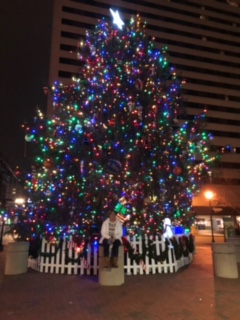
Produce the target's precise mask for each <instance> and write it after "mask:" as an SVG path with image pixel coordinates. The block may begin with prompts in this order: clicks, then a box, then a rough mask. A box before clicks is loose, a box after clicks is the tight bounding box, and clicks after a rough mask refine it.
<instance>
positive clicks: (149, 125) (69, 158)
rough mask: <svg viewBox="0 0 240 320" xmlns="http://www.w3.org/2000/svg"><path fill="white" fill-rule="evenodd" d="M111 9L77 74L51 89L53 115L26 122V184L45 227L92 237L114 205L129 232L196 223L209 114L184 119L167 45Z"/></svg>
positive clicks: (82, 53) (90, 35)
mask: <svg viewBox="0 0 240 320" xmlns="http://www.w3.org/2000/svg"><path fill="white" fill-rule="evenodd" d="M111 13H112V16H113V22H112V21H110V20H108V19H102V20H101V21H100V22H99V24H98V25H97V26H96V28H95V30H94V31H93V32H87V34H86V41H85V43H84V45H83V46H82V47H81V48H80V50H79V53H78V56H79V59H80V60H81V61H82V62H83V63H84V67H83V69H82V74H81V76H80V77H79V79H77V80H75V81H74V82H73V84H72V85H68V86H64V85H63V84H61V83H60V84H59V83H56V84H55V85H54V86H53V87H52V89H51V95H52V100H53V115H52V116H51V117H50V118H42V116H38V117H37V119H36V123H35V125H34V126H33V128H27V132H26V140H27V141H29V142H33V143H34V144H35V147H36V148H38V150H39V154H38V156H37V157H36V161H35V164H34V165H33V167H32V169H33V170H32V173H31V174H29V177H28V182H27V187H28V191H29V194H30V196H31V197H32V198H33V203H34V205H35V215H36V216H37V221H38V224H39V228H40V229H41V230H42V232H44V233H45V235H56V234H63V233H64V234H80V235H82V236H83V237H84V236H87V235H89V233H91V232H92V228H93V226H94V225H97V226H99V225H100V224H101V223H102V221H103V218H104V217H105V216H106V214H107V213H108V212H109V210H113V209H114V210H115V211H117V212H118V214H119V218H121V219H122V221H124V222H125V224H126V226H127V229H128V232H129V233H131V234H135V233H138V234H140V233H146V234H156V233H158V232H159V231H161V229H162V222H163V219H164V218H165V217H168V218H170V220H171V221H172V222H173V223H174V224H175V225H181V226H183V227H189V226H190V225H191V222H192V197H193V194H194V193H195V192H198V190H199V188H200V186H201V184H202V183H203V182H204V180H205V179H207V177H208V170H209V169H208V166H209V165H210V164H211V162H212V160H213V159H212V158H210V157H209V156H208V145H209V141H210V138H211V137H210V136H209V134H207V133H206V132H205V131H204V119H205V117H206V114H205V113H206V112H205V111H203V113H202V114H200V115H199V116H196V117H195V118H194V119H191V120H190V121H184V110H183V101H182V97H181V88H182V86H183V84H184V81H183V80H180V79H179V78H178V77H177V73H176V70H175V69H174V67H173V66H170V65H169V63H168V59H167V48H165V47H163V48H162V50H159V49H157V48H156V46H155V43H154V39H149V37H148V36H147V33H146V23H145V22H142V21H141V18H140V17H139V16H136V17H135V18H132V19H131V20H130V21H129V23H128V24H127V23H126V24H125V23H124V22H123V21H122V20H121V19H120V17H119V14H118V12H117V11H116V12H114V11H112V10H111Z"/></svg>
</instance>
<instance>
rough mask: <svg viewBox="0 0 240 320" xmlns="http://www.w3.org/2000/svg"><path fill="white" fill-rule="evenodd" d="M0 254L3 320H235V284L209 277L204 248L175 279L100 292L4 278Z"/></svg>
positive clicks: (47, 278) (89, 280) (80, 283)
mask: <svg viewBox="0 0 240 320" xmlns="http://www.w3.org/2000/svg"><path fill="white" fill-rule="evenodd" d="M4 262H5V252H0V319H3V320H75V319H78V320H81V319H82V320H103V319H104V320H135V319H136V320H140V319H141V320H173V319H176V320H239V319H240V279H239V278H238V279H224V278H217V277H214V275H213V267H212V253H211V247H210V246H209V245H202V246H197V250H196V254H195V255H194V261H193V262H192V264H191V265H189V266H187V267H184V268H182V269H180V270H179V271H178V272H177V273H174V274H156V275H148V276H146V275H137V276H134V275H132V276H125V283H124V284H123V285H122V286H116V287H105V286H101V285H99V284H98V279H97V277H94V276H75V275H55V274H43V273H38V272H36V271H33V270H31V269H29V270H28V272H27V273H26V274H22V275H15V276H6V275H4Z"/></svg>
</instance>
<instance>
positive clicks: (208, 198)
mask: <svg viewBox="0 0 240 320" xmlns="http://www.w3.org/2000/svg"><path fill="white" fill-rule="evenodd" d="M204 195H205V198H206V199H207V200H208V202H209V210H210V220H211V232H212V242H215V239H214V232H213V216H212V213H213V209H212V203H211V200H212V199H213V197H214V193H213V192H212V191H206V192H205V193H204Z"/></svg>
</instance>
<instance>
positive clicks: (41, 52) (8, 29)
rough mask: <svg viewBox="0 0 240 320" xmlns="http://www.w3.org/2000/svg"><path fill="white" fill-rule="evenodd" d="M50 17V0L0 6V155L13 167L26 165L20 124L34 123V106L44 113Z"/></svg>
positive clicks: (5, 1)
mask: <svg viewBox="0 0 240 320" xmlns="http://www.w3.org/2000/svg"><path fill="white" fill-rule="evenodd" d="M51 18H52V0H41V1H34V0H2V1H1V3H0V24H1V25H0V39H1V50H0V55H1V56H0V57H1V71H0V83H1V85H0V88H1V89H0V153H1V155H2V156H4V159H5V160H6V161H7V162H8V163H9V164H10V165H11V166H13V167H14V166H15V165H20V166H21V167H26V166H27V165H28V164H27V163H28V162H29V161H27V159H28V158H29V157H27V158H26V157H24V145H25V139H24V136H25V134H24V131H23V130H22V129H21V125H22V124H23V123H28V124H30V125H31V124H32V123H33V119H34V116H35V115H36V113H35V110H36V108H37V106H38V107H39V108H40V109H41V111H43V112H44V113H45V111H46V96H45V95H44V93H43V87H44V86H45V85H48V67H49V57H50V42H51ZM28 148H29V147H28ZM28 148H27V156H28Z"/></svg>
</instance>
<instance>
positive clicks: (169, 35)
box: [48, 0, 240, 215]
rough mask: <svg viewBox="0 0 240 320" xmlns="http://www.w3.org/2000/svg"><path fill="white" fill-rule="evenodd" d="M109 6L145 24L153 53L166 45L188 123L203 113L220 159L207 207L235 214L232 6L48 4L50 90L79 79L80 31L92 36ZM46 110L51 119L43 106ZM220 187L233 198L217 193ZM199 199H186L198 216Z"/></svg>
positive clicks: (237, 158)
mask: <svg viewBox="0 0 240 320" xmlns="http://www.w3.org/2000/svg"><path fill="white" fill-rule="evenodd" d="M110 8H112V9H117V10H118V11H119V12H120V15H121V17H122V19H123V20H129V19H130V18H131V17H132V16H134V15H136V14H140V16H141V17H142V18H143V19H144V20H146V21H147V32H148V34H149V35H150V36H153V37H155V41H156V45H157V47H159V48H161V47H162V46H163V45H164V46H166V45H167V46H168V52H169V62H170V64H172V65H174V66H175V67H176V69H177V72H178V74H179V76H180V77H182V78H183V79H185V80H186V85H185V86H184V90H183V98H184V105H185V107H186V111H187V114H188V117H193V116H194V115H196V114H199V113H200V112H201V110H203V109H207V110H208V112H207V128H206V130H208V131H209V132H211V133H212V134H213V136H214V139H213V141H212V150H211V152H212V154H213V155H214V154H215V153H216V152H219V153H221V155H222V158H221V162H220V164H219V166H218V167H216V168H214V170H213V172H212V176H211V179H210V185H208V186H206V187H208V188H210V189H211V190H212V191H213V192H214V194H215V200H216V204H215V206H219V207H225V208H226V207H232V208H234V209H236V210H235V211H234V212H235V213H236V214H237V212H238V211H237V210H238V208H240V200H239V198H240V197H239V196H238V195H240V56H239V42H240V40H239V39H240V2H239V1H238V0H236V1H235V0H211V1H209V0H191V1H188V0H181V1H180V0H115V1H112V0H88V1H86V0H55V1H54V10H53V11H54V12H53V25H52V42H51V57H50V70H49V84H50V85H51V84H52V83H54V81H56V80H59V81H61V82H63V83H64V84H67V83H71V79H72V77H74V76H77V77H78V76H79V74H81V68H82V66H81V63H80V61H79V60H78V58H77V52H78V48H79V46H80V43H81V41H83V40H84V38H85V34H86V30H93V29H94V26H95V25H96V24H97V22H98V20H99V19H101V18H102V17H103V16H109V15H110V11H109V9H110ZM48 112H49V113H51V107H50V104H49V109H48ZM219 186H222V187H219ZM226 187H227V189H228V191H229V192H230V195H231V194H234V197H230V198H229V196H228V195H226V194H225V193H224V189H225V188H226ZM219 190H221V192H220V191H219ZM219 192H220V193H221V195H220V194H219ZM233 198H234V199H233ZM199 199H202V198H201V197H196V199H195V200H194V208H195V209H196V213H197V214H202V213H204V214H206V212H208V211H207V209H206V208H208V205H207V203H204V201H202V200H199ZM205 202H206V201H205ZM220 202H221V204H220ZM226 203H227V205H226ZM200 207H201V210H200ZM225 213H226V214H227V212H225ZM225 213H224V214H225ZM239 215H240V214H239Z"/></svg>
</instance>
